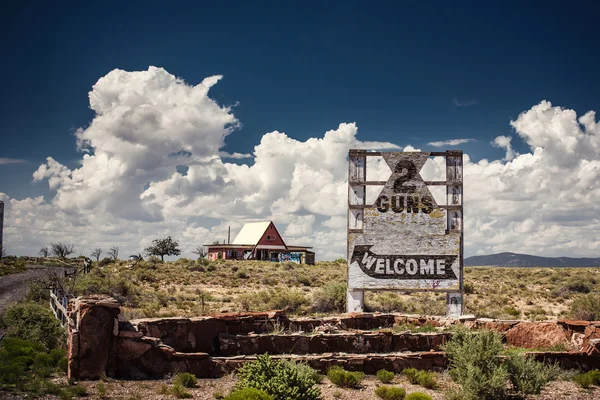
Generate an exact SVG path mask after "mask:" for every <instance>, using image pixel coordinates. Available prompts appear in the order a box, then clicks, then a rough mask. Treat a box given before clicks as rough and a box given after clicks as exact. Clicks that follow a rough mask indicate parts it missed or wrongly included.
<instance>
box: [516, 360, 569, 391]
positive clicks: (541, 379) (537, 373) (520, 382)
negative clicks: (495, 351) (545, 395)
mask: <svg viewBox="0 0 600 400" xmlns="http://www.w3.org/2000/svg"><path fill="white" fill-rule="evenodd" d="M506 365H507V366H508V373H509V376H510V382H511V383H512V384H513V387H514V388H515V389H516V390H517V391H519V392H521V393H524V394H539V393H540V391H541V390H542V388H543V387H544V386H545V385H546V384H547V383H548V382H550V381H551V380H554V379H556V378H557V377H558V375H559V373H560V368H559V367H558V366H557V365H556V364H544V363H541V362H539V361H536V360H534V359H533V358H529V357H525V356H524V355H516V356H513V357H510V358H509V359H508V360H507V363H506Z"/></svg>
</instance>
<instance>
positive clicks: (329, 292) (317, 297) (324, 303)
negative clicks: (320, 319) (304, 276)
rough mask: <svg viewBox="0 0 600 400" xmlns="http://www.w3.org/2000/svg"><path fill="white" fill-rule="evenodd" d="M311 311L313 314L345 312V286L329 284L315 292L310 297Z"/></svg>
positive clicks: (343, 284)
mask: <svg viewBox="0 0 600 400" xmlns="http://www.w3.org/2000/svg"><path fill="white" fill-rule="evenodd" d="M312 310H313V311H314V312H345V311H346V284H345V283H344V282H330V283H328V284H326V285H325V286H323V287H320V288H318V289H317V290H315V291H314V293H313V295H312Z"/></svg>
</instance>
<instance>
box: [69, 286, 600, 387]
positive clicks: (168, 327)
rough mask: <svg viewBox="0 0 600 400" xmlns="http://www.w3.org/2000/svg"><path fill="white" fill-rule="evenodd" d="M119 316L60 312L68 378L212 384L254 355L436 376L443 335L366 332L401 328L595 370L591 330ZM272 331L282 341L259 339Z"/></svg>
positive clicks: (484, 323)
mask: <svg viewBox="0 0 600 400" xmlns="http://www.w3.org/2000/svg"><path fill="white" fill-rule="evenodd" d="M119 314H120V307H119V303H118V302H117V301H116V300H114V299H112V298H110V297H106V296H90V297H80V298H77V299H74V300H72V301H71V302H70V303H69V316H70V318H69V326H68V358H69V367H68V376H69V377H73V378H76V379H98V378H100V377H101V376H104V375H105V376H109V377H114V378H126V379H148V378H162V377H164V376H165V375H168V374H174V373H177V372H191V373H194V374H195V375H196V376H198V377H201V378H210V377H214V378H216V377H220V376H223V375H225V374H227V373H230V372H232V371H234V370H235V369H237V368H238V367H239V366H241V365H242V364H243V363H244V362H247V361H249V360H253V359H255V355H256V354H264V353H269V354H271V355H273V357H276V358H278V357H285V358H294V359H296V360H299V361H305V362H307V363H308V364H310V365H311V366H312V367H313V368H316V369H318V370H321V371H325V370H326V369H327V368H328V367H329V366H331V365H342V366H344V367H345V368H346V369H349V370H361V371H363V372H365V373H375V372H376V371H378V370H379V369H382V368H385V369H388V370H393V371H397V372H400V371H401V370H402V369H404V368H409V367H413V368H417V369H427V370H438V371H439V370H443V369H444V368H446V366H447V359H446V356H445V353H444V352H442V351H440V346H441V345H442V344H443V343H444V342H445V341H446V340H448V338H449V334H448V333H445V332H440V333H421V334H419V333H414V334H411V333H407V332H403V333H392V332H391V331H387V332H386V331H383V332H380V331H371V332H369V330H374V329H378V328H392V327H394V326H399V325H400V326H401V325H406V324H412V325H417V326H422V325H425V324H431V325H433V326H440V327H446V326H451V325H464V326H466V327H468V328H472V329H481V328H486V329H491V330H495V331H499V332H501V333H503V334H504V337H505V338H506V342H507V343H508V344H510V345H513V346H516V347H525V348H532V349H533V348H540V347H551V346H557V345H566V346H569V347H571V348H573V349H574V350H572V351H565V352H530V353H527V354H529V355H530V356H532V357H535V358H536V359H539V360H545V361H557V362H559V363H560V364H561V365H562V366H563V367H566V368H579V369H583V370H589V369H593V368H600V322H589V321H570V320H563V321H557V322H526V321H499V320H492V319H484V318H480V319H474V318H458V319H450V318H445V317H433V316H430V317H423V316H411V315H400V314H369V313H352V314H343V315H340V316H332V317H324V318H293V319H292V318H288V317H287V316H286V315H285V314H284V313H283V312H281V311H271V312H263V313H235V314H234V313H232V314H218V315H214V316H204V317H197V318H161V319H140V320H134V321H119ZM274 327H276V328H279V329H280V330H282V329H285V330H289V331H291V332H292V333H291V334H290V333H286V334H282V333H279V334H278V333H269V332H273V328H274ZM339 330H341V331H342V332H338V331H339ZM333 331H334V332H335V333H331V332H333ZM390 353H393V354H390Z"/></svg>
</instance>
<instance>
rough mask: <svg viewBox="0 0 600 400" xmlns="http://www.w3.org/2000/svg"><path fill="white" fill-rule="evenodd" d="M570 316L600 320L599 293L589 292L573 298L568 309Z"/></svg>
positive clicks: (586, 319) (585, 319)
mask: <svg viewBox="0 0 600 400" xmlns="http://www.w3.org/2000/svg"><path fill="white" fill-rule="evenodd" d="M570 314H571V317H573V318H575V319H582V320H584V321H597V320H600V295H598V294H594V293H590V294H587V295H585V296H581V297H578V298H576V299H575V300H573V303H571V309H570Z"/></svg>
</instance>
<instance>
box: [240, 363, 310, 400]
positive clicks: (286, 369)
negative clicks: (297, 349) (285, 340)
mask: <svg viewBox="0 0 600 400" xmlns="http://www.w3.org/2000/svg"><path fill="white" fill-rule="evenodd" d="M308 375H309V374H307V371H306V369H305V367H302V368H297V367H296V366H294V365H293V364H291V363H282V362H277V361H276V360H273V359H272V358H271V357H269V356H268V355H267V354H264V355H261V356H258V357H257V358H256V361H255V362H251V363H246V364H244V366H242V368H240V369H239V370H238V382H237V384H236V386H235V390H240V389H244V388H247V387H252V388H255V389H259V390H262V391H264V392H266V393H268V394H269V395H271V396H273V398H274V399H275V400H315V399H319V398H320V397H321V391H320V390H319V388H316V387H314V385H315V383H316V382H315V380H314V379H312V378H310V377H309V376H308Z"/></svg>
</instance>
